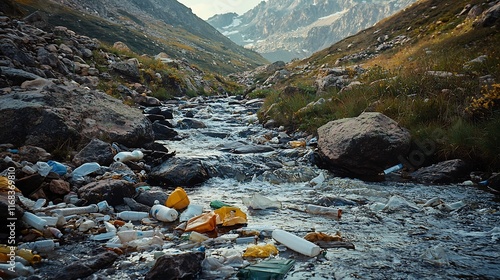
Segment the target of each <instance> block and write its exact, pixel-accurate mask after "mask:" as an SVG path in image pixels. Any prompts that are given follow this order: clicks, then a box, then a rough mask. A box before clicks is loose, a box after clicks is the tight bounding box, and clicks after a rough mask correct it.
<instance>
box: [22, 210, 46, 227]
mask: <svg viewBox="0 0 500 280" xmlns="http://www.w3.org/2000/svg"><path fill="white" fill-rule="evenodd" d="M22 220H23V221H24V222H25V223H27V224H28V225H30V226H31V227H33V228H35V229H37V230H40V231H41V230H44V229H45V227H46V226H47V221H45V220H44V219H42V218H40V217H38V216H37V215H35V214H33V213H30V212H24V215H23V218H22Z"/></svg>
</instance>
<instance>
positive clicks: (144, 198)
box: [135, 191, 168, 207]
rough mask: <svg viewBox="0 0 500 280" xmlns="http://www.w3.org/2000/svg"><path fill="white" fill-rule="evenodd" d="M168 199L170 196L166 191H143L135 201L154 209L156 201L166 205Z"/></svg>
mask: <svg viewBox="0 0 500 280" xmlns="http://www.w3.org/2000/svg"><path fill="white" fill-rule="evenodd" d="M167 198H168V195H167V193H166V192H164V191H141V192H139V195H137V197H136V198H135V201H137V202H138V203H141V204H144V205H147V206H149V207H152V206H153V205H154V204H155V200H158V201H159V202H160V204H165V201H167Z"/></svg>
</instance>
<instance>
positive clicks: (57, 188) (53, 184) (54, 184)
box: [49, 180, 71, 195]
mask: <svg viewBox="0 0 500 280" xmlns="http://www.w3.org/2000/svg"><path fill="white" fill-rule="evenodd" d="M49 190H50V191H51V192H52V193H55V194H62V195H64V194H68V193H69V192H70V191H71V188H70V185H69V183H68V182H66V181H64V180H52V181H50V185H49Z"/></svg>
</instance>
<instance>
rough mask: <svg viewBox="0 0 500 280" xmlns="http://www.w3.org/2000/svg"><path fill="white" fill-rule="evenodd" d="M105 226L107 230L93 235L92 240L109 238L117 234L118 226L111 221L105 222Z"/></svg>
mask: <svg viewBox="0 0 500 280" xmlns="http://www.w3.org/2000/svg"><path fill="white" fill-rule="evenodd" d="M104 226H105V227H106V232H104V233H100V234H96V235H92V236H91V237H90V239H91V240H96V241H102V240H109V239H112V238H114V237H115V236H116V227H115V226H114V225H113V224H111V223H110V222H104Z"/></svg>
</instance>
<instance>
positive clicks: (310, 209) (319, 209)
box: [306, 204, 342, 220]
mask: <svg viewBox="0 0 500 280" xmlns="http://www.w3.org/2000/svg"><path fill="white" fill-rule="evenodd" d="M306 212H307V213H311V214H320V215H328V216H332V217H334V218H335V219H337V220H339V219H340V217H342V209H335V208H331V207H324V206H319V205H314V204H307V205H306Z"/></svg>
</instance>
